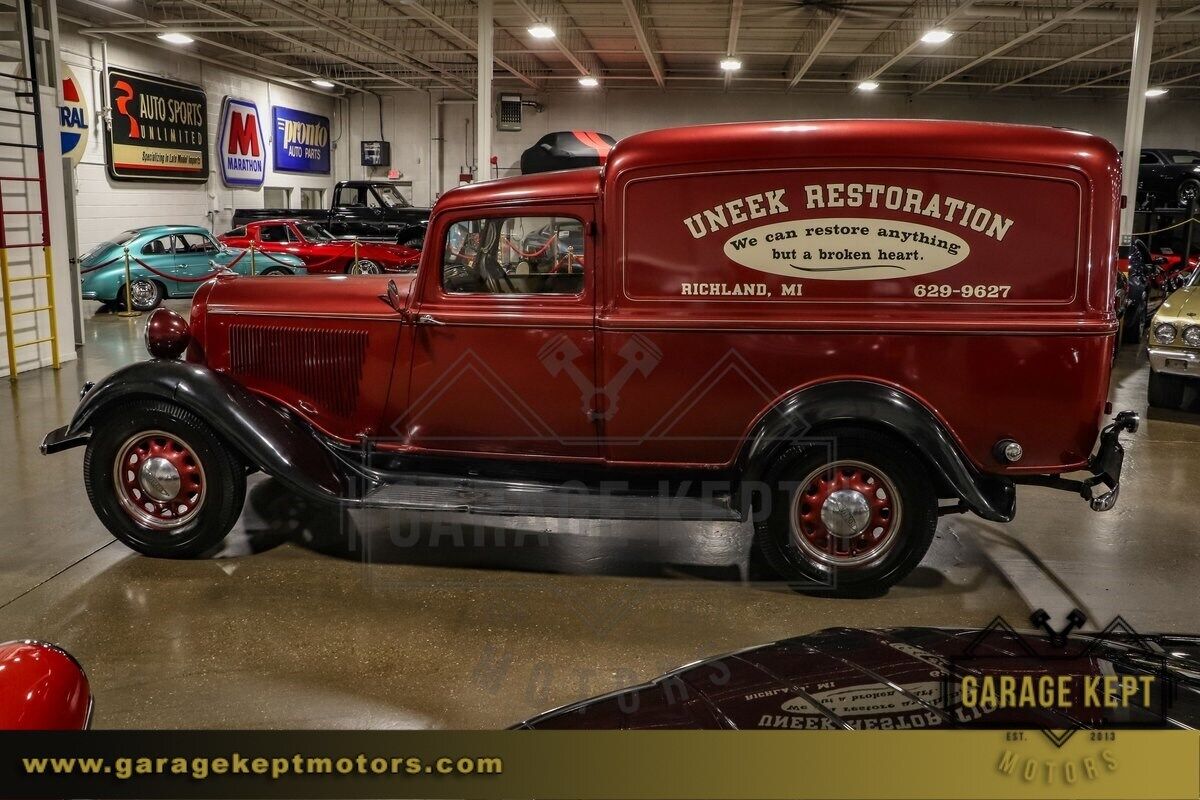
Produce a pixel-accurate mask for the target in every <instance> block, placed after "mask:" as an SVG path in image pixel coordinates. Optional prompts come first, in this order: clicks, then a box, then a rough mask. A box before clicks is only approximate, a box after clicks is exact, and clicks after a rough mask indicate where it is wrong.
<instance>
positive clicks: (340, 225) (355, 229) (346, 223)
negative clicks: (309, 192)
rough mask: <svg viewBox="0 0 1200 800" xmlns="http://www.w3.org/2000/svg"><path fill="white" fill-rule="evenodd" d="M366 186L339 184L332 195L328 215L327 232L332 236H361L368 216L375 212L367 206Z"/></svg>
mask: <svg viewBox="0 0 1200 800" xmlns="http://www.w3.org/2000/svg"><path fill="white" fill-rule="evenodd" d="M367 194H368V193H367V187H366V186H364V185H359V186H345V185H343V186H339V187H337V191H336V192H335V193H334V197H333V210H332V212H331V213H330V215H329V232H330V233H332V234H333V235H334V236H362V235H364V234H363V230H364V228H365V226H366V224H367V223H368V222H369V217H370V216H371V215H373V214H374V213H375V212H374V211H372V210H371V209H369V208H367Z"/></svg>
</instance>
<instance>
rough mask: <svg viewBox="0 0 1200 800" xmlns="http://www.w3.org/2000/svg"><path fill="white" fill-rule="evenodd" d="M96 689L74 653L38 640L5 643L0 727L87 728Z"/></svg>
mask: <svg viewBox="0 0 1200 800" xmlns="http://www.w3.org/2000/svg"><path fill="white" fill-rule="evenodd" d="M91 717H92V690H91V686H90V684H89V683H88V679H87V675H86V674H85V673H84V671H83V667H82V666H80V664H79V662H78V661H76V660H75V658H74V657H73V656H71V654H70V653H68V652H67V651H66V650H63V649H62V648H61V647H56V646H55V645H52V644H46V643H44V642H34V641H20V642H5V643H4V644H0V730H28V731H38V730H41V731H44V730H57V731H64V730H83V729H85V728H87V727H88V725H89V724H90V722H91Z"/></svg>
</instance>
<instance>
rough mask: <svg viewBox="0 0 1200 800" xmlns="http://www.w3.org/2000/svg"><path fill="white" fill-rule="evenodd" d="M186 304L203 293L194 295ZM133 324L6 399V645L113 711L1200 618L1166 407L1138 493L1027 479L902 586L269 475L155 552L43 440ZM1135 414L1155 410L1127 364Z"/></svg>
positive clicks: (484, 695)
mask: <svg viewBox="0 0 1200 800" xmlns="http://www.w3.org/2000/svg"><path fill="white" fill-rule="evenodd" d="M172 305H174V306H177V307H179V308H185V307H186V303H172ZM144 324H145V318H144V317H143V318H141V319H139V320H135V321H129V320H125V319H121V318H118V317H115V316H111V315H98V316H96V317H93V318H91V319H89V320H88V322H87V329H86V330H87V346H86V347H85V348H84V349H83V350H82V351H81V356H82V358H81V359H80V361H78V362H74V363H72V364H70V365H68V366H67V367H66V368H64V369H63V370H62V371H61V372H57V373H56V372H54V371H52V370H43V371H41V372H37V373H28V374H25V375H23V376H22V377H21V380H20V382H19V383H18V384H16V385H15V386H14V387H13V388H12V390H11V392H10V393H9V394H7V395H6V396H4V397H0V405H4V406H6V407H5V408H3V409H2V410H0V419H3V420H4V421H5V422H4V423H2V424H0V448H2V449H3V452H5V453H7V454H9V455H8V457H7V459H8V460H7V469H5V470H3V472H0V484H2V485H0V519H3V520H4V522H3V523H2V524H0V640H4V639H12V638H19V637H38V638H43V639H47V640H51V641H56V642H58V643H60V644H62V645H64V646H65V647H67V648H68V649H69V650H71V651H72V652H73V653H75V654H76V655H77V656H78V657H79V658H80V659H81V660H82V661H83V663H84V664H85V665H86V666H87V668H88V672H89V674H90V676H91V678H92V681H93V685H94V688H95V691H96V694H97V703H98V705H97V716H96V725H97V726H98V727H226V726H228V727H242V728H247V727H276V728H280V727H463V728H470V727H485V728H489V727H500V726H505V725H508V724H511V723H512V722H515V721H517V720H519V719H521V718H523V717H526V716H529V715H531V714H533V713H535V712H537V711H540V710H543V709H546V708H549V707H552V706H556V705H559V704H562V703H566V702H569V701H572V700H575V699H579V698H582V697H585V696H588V695H593V694H597V693H600V692H604V691H608V690H610V689H614V688H617V687H619V686H624V685H627V684H629V683H632V682H635V681H638V680H643V679H645V678H649V677H652V676H654V675H656V674H659V673H661V672H663V671H665V670H666V669H668V668H670V667H673V666H677V665H679V664H682V663H685V662H688V661H691V660H694V659H696V658H699V657H702V656H708V655H713V654H716V653H720V652H723V651H728V650H733V649H737V648H741V647H745V646H748V645H752V644H757V643H761V642H765V641H768V640H771V639H775V638H780V637H784V636H788V635H793V634H798V633H804V632H807V631H812V630H815V629H818V628H822V627H827V626H832V625H855V626H895V625H950V626H956V625H982V624H986V623H987V622H988V621H989V620H990V619H991V618H992V617H993V616H995V615H996V614H1002V615H1004V616H1006V617H1007V618H1009V619H1016V620H1021V619H1023V618H1024V617H1025V616H1027V615H1028V613H1029V609H1030V607H1031V606H1039V605H1040V606H1045V607H1046V608H1047V609H1048V610H1050V611H1051V612H1052V613H1054V614H1056V615H1061V614H1063V613H1065V611H1066V610H1068V609H1069V608H1070V607H1071V606H1072V605H1081V606H1083V607H1084V608H1085V610H1086V611H1087V612H1088V614H1089V616H1090V617H1091V618H1092V619H1093V620H1094V621H1095V620H1101V621H1103V620H1106V619H1107V618H1109V617H1111V616H1112V615H1113V614H1116V613H1121V614H1123V615H1125V616H1126V618H1127V619H1129V621H1130V622H1131V623H1132V624H1133V625H1134V626H1135V627H1137V628H1139V629H1142V630H1152V629H1166V630H1182V629H1187V628H1190V627H1194V625H1195V623H1194V620H1195V619H1196V617H1197V611H1200V600H1197V599H1196V593H1195V592H1191V591H1187V590H1186V589H1184V587H1190V586H1193V585H1194V583H1195V578H1194V572H1193V566H1192V565H1193V564H1194V563H1195V559H1196V555H1197V550H1198V549H1200V544H1198V543H1197V538H1196V536H1195V535H1194V534H1195V533H1196V524H1195V517H1194V514H1193V509H1194V507H1195V503H1194V501H1193V499H1192V498H1193V495H1194V488H1193V487H1194V481H1193V476H1195V475H1196V472H1197V467H1198V466H1200V450H1198V448H1197V442H1200V427H1198V426H1197V425H1196V421H1197V419H1198V418H1200V417H1198V416H1196V415H1190V414H1185V413H1176V414H1154V415H1152V416H1151V417H1150V418H1149V419H1148V420H1147V422H1146V424H1145V425H1144V427H1143V429H1142V431H1141V432H1140V433H1139V434H1137V436H1136V437H1134V438H1133V441H1132V442H1131V445H1130V448H1129V456H1128V460H1127V473H1126V474H1127V476H1128V480H1127V483H1126V484H1125V486H1124V488H1123V491H1122V497H1121V503H1120V505H1118V507H1117V508H1116V509H1115V510H1114V511H1113V512H1110V513H1109V514H1104V515H1099V514H1094V513H1092V512H1090V511H1088V510H1087V509H1086V507H1085V506H1084V504H1083V503H1082V502H1081V501H1079V500H1077V499H1075V498H1073V497H1071V496H1070V495H1067V494H1064V493H1061V492H1053V491H1050V490H1045V489H1024V488H1023V489H1021V490H1020V498H1019V508H1020V513H1019V517H1018V519H1017V521H1016V522H1014V523H1013V524H1012V525H1009V526H993V525H989V524H986V523H983V522H981V521H980V520H978V519H976V518H974V517H948V518H945V519H943V521H942V522H941V524H940V526H939V530H938V537H937V540H936V541H935V544H934V547H933V550H932V551H931V553H930V555H929V556H928V557H927V559H926V560H925V563H924V564H923V565H922V567H921V568H920V569H919V570H917V572H915V573H914V574H913V575H912V576H911V577H910V578H909V579H908V580H906V581H905V582H904V584H903V585H901V586H899V587H897V588H895V589H894V590H893V591H892V592H890V593H889V594H888V595H887V596H885V597H882V598H877V599H870V600H856V601H846V600H829V599H817V598H812V597H807V596H803V595H798V594H795V593H792V592H790V591H787V590H786V589H784V588H782V587H780V586H777V585H775V584H773V583H771V582H769V581H761V580H758V579H757V576H754V575H751V576H750V580H746V569H745V554H746V549H747V546H748V533H749V532H748V531H747V530H745V529H744V526H739V525H734V524H727V523H720V524H717V523H713V524H697V523H688V524H686V525H667V524H658V523H615V522H612V523H603V522H579V521H569V520H545V519H537V518H515V519H514V518H496V519H490V518H486V517H471V518H460V517H457V516H454V515H434V514H425V515H381V514H378V513H366V512H362V513H356V514H355V515H354V516H353V517H347V518H342V517H341V515H339V514H338V513H336V512H323V511H317V510H313V509H310V508H308V507H307V506H305V505H303V504H300V503H297V502H296V501H295V499H294V498H291V497H289V496H288V495H287V494H285V493H284V492H283V490H282V489H281V488H280V487H279V486H278V484H277V483H275V482H274V481H271V480H269V479H264V478H262V477H261V476H259V477H256V478H255V479H254V481H253V486H252V489H251V492H250V498H249V502H248V503H247V510H246V513H245V514H244V515H243V519H242V521H241V523H240V524H239V529H238V532H237V533H236V535H235V536H233V537H231V538H230V540H229V542H228V546H227V547H226V548H225V550H224V551H223V552H222V553H221V554H220V555H219V556H217V557H215V558H212V559H207V560H202V561H160V560H152V559H147V558H142V557H139V556H136V555H134V554H132V553H131V552H129V551H128V550H126V549H125V548H124V547H122V546H121V545H119V544H117V543H115V542H113V541H112V540H111V539H110V537H109V536H108V534H107V533H106V532H105V531H104V529H103V528H102V527H101V525H100V523H99V522H98V521H97V520H96V519H95V516H94V515H93V513H92V511H91V508H90V507H89V505H88V503H87V499H86V497H85V496H84V492H83V486H82V481H81V478H80V467H81V461H82V451H81V450H74V451H71V452H69V453H65V454H62V455H58V456H55V457H53V458H46V457H42V456H40V455H38V453H37V444H38V442H39V441H40V439H41V436H42V435H43V434H44V433H45V431H46V430H48V429H50V428H52V427H54V426H56V425H59V424H61V423H62V422H63V421H65V420H66V419H67V418H68V417H69V415H70V413H71V410H72V409H73V407H74V406H75V404H76V401H77V397H78V390H79V386H80V385H81V384H82V382H83V380H84V379H85V378H89V377H90V378H97V377H100V376H102V375H104V374H106V373H107V372H109V371H110V370H112V369H114V368H115V367H117V366H119V365H121V364H124V363H128V362H129V361H132V360H135V359H140V358H144V357H145V355H144V352H143V351H142V348H141V337H140V329H141V326H143V325H144ZM1114 381H1115V387H1114V402H1115V404H1116V407H1117V408H1137V409H1140V410H1142V411H1144V410H1145V408H1144V397H1145V388H1146V387H1145V382H1146V368H1145V361H1144V356H1139V355H1138V354H1137V353H1136V352H1135V351H1134V350H1133V349H1129V350H1127V352H1125V353H1123V354H1122V356H1121V360H1120V363H1119V369H1118V373H1117V376H1116V377H1115V379H1114Z"/></svg>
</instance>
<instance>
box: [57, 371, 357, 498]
mask: <svg viewBox="0 0 1200 800" xmlns="http://www.w3.org/2000/svg"><path fill="white" fill-rule="evenodd" d="M139 397H144V398H154V399H160V400H166V401H169V402H173V403H177V404H179V405H180V406H182V407H183V408H186V409H189V410H190V411H192V412H194V413H196V414H198V415H199V416H200V417H201V418H202V419H203V420H204V421H205V422H206V423H208V424H209V425H211V426H212V427H213V429H214V430H216V432H217V433H218V434H220V436H221V437H222V438H224V439H225V440H226V441H227V442H228V443H229V444H230V445H231V446H232V447H233V448H234V449H235V450H237V451H238V452H240V453H241V454H242V456H243V457H245V459H246V460H247V461H249V462H250V463H251V464H253V465H254V466H257V467H258V468H259V469H261V470H262V471H263V472H265V473H267V474H268V475H271V476H273V477H274V478H276V479H277V480H279V481H280V482H281V483H283V484H284V485H286V486H288V488H290V489H292V490H294V491H297V492H300V493H302V494H305V495H308V496H310V497H314V498H317V499H325V500H338V499H341V498H342V496H343V494H342V481H341V479H340V478H339V471H338V469H337V467H336V460H335V458H334V457H333V455H332V454H331V453H330V451H329V450H328V449H327V448H326V447H325V445H324V444H322V443H321V441H320V440H319V439H318V438H317V435H316V434H315V433H313V432H312V431H310V430H309V429H307V428H305V427H304V426H303V425H301V424H299V423H298V422H296V421H294V420H292V419H290V418H288V417H287V416H285V415H284V414H283V413H281V411H280V410H279V409H277V408H274V407H272V406H271V405H269V404H268V403H267V402H266V401H264V400H263V399H261V398H259V397H258V396H256V395H254V394H251V393H250V392H249V391H247V390H246V389H245V388H243V387H242V386H241V385H240V384H238V383H236V382H234V381H232V380H230V379H228V378H226V377H225V376H223V375H221V374H219V373H217V372H214V371H213V370H211V369H209V368H208V367H205V366H203V365H201V364H192V363H188V362H185V361H171V360H163V359H157V360H153V361H142V362H139V363H137V364H131V365H129V366H127V367H124V368H122V369H119V370H117V371H116V372H114V373H112V374H111V375H109V376H108V377H107V378H105V379H104V380H103V381H101V382H99V383H97V384H96V385H95V386H93V387H92V388H91V389H90V390H88V391H87V393H86V394H84V396H83V400H82V401H81V402H80V404H79V407H78V408H77V409H76V410H75V415H74V417H72V419H71V422H70V423H69V424H68V425H66V426H64V427H62V428H59V429H57V430H54V431H51V432H50V433H49V434H47V435H46V438H45V440H44V441H43V442H42V448H41V449H42V452H43V453H55V452H58V451H60V450H66V449H68V448H71V447H77V446H79V445H82V444H84V443H86V442H87V440H88V437H89V436H90V435H91V432H92V428H93V426H94V425H95V424H96V422H97V421H98V420H100V418H101V417H102V416H103V414H104V412H105V411H106V410H107V409H109V408H112V407H113V406H114V405H115V404H118V403H126V402H129V401H130V400H133V399H136V398H139Z"/></svg>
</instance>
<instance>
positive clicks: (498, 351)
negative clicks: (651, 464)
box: [394, 203, 599, 460]
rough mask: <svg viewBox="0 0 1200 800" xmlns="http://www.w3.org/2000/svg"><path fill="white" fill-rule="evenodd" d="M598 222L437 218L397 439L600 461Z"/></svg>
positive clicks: (556, 212) (453, 450) (540, 215)
mask: <svg viewBox="0 0 1200 800" xmlns="http://www.w3.org/2000/svg"><path fill="white" fill-rule="evenodd" d="M593 218H594V209H593V207H592V206H591V205H590V204H585V203H580V204H558V205H556V206H554V207H545V208H538V207H521V208H520V209H519V210H517V209H507V210H506V209H487V210H470V209H466V210H462V211H456V212H454V213H453V214H447V215H444V216H442V217H441V218H440V220H439V221H438V222H437V223H436V228H435V229H434V230H431V232H430V236H429V238H428V239H427V240H426V241H427V244H426V247H429V248H434V253H433V254H432V256H433V257H432V258H428V257H427V258H426V259H425V260H424V261H423V264H424V265H425V268H426V269H429V268H430V267H432V269H431V270H430V271H429V272H428V273H423V274H422V277H421V278H420V279H419V283H418V288H417V291H418V297H417V302H416V303H415V305H414V307H413V309H412V315H413V316H412V319H413V322H414V335H413V353H412V368H411V381H410V385H409V401H408V405H407V408H406V410H405V411H404V412H403V414H402V415H401V417H400V419H399V420H398V421H397V424H396V425H395V426H394V431H395V433H396V434H397V435H400V436H401V437H402V439H404V440H405V441H406V442H407V443H408V444H410V445H412V446H415V447H418V448H420V449H423V450H427V451H431V452H439V453H444V454H459V455H470V454H480V455H495V456H505V455H507V456H513V457H520V456H552V457H556V458H577V459H585V460H595V459H598V457H599V447H598V438H597V430H598V428H597V422H596V417H595V413H594V412H595V410H596V407H595V399H596V391H595V376H596V373H595V369H596V366H595V328H594V325H595V285H596V281H595V276H594V275H593V272H594V270H593V267H594V265H595V259H594V258H593V257H592V256H593V253H594V246H593V245H594V243H593V241H592V235H591V231H592V220H593ZM427 254H428V253H427Z"/></svg>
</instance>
